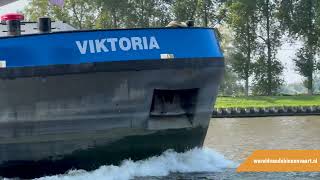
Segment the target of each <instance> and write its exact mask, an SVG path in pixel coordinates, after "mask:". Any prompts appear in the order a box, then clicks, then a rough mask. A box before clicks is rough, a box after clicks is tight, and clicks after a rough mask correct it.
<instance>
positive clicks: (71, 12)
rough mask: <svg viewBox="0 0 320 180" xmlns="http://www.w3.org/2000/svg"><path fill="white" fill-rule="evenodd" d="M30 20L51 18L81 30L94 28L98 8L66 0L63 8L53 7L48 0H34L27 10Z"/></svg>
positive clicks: (78, 1) (88, 3)
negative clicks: (44, 17)
mask: <svg viewBox="0 0 320 180" xmlns="http://www.w3.org/2000/svg"><path fill="white" fill-rule="evenodd" d="M24 11H25V15H26V17H27V19H28V20H30V21H36V20H37V18H38V17H43V16H49V17H51V18H53V19H56V20H61V21H66V22H68V23H69V24H71V25H73V26H74V27H77V28H79V29H89V28H93V27H94V25H95V24H94V22H95V20H96V18H97V17H96V14H97V6H96V4H95V3H93V2H89V1H86V0H66V1H65V5H64V7H63V8H60V7H57V6H52V5H50V4H49V3H48V1H47V0H32V1H31V2H30V3H29V5H28V6H27V7H26V8H25V10H24Z"/></svg>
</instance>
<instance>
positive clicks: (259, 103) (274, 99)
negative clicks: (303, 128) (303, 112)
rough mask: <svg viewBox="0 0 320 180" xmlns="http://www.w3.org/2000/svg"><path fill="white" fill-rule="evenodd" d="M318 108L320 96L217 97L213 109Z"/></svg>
mask: <svg viewBox="0 0 320 180" xmlns="http://www.w3.org/2000/svg"><path fill="white" fill-rule="evenodd" d="M310 106H318V107H320V96H319V95H318V96H250V97H218V99H217V102H216V105H215V108H271V107H272V108H273V107H310Z"/></svg>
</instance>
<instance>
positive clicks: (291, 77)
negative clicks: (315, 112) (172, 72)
mask: <svg viewBox="0 0 320 180" xmlns="http://www.w3.org/2000/svg"><path fill="white" fill-rule="evenodd" d="M28 1H29V0H19V1H17V2H14V3H12V4H9V5H6V6H3V7H0V14H4V13H8V12H17V11H21V10H23V8H24V7H25V6H26V5H27V4H28ZM298 47H299V46H298V45H291V44H284V45H283V46H282V47H281V49H280V51H279V54H278V58H279V59H280V60H281V62H282V63H283V65H284V67H285V71H284V73H283V74H284V78H285V80H286V81H287V83H293V82H301V81H302V78H301V76H299V75H297V73H296V72H295V71H294V64H293V62H292V58H294V57H295V50H296V49H297V48H298Z"/></svg>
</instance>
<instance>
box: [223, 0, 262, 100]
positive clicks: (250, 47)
mask: <svg viewBox="0 0 320 180" xmlns="http://www.w3.org/2000/svg"><path fill="white" fill-rule="evenodd" d="M256 11H257V6H256V1H255V0H237V1H233V3H231V4H229V5H228V15H227V23H228V24H229V25H230V27H231V28H232V30H233V32H234V52H233V54H232V58H231V59H232V60H231V66H232V69H233V71H234V72H236V73H237V75H238V76H239V78H240V79H243V80H244V81H245V95H246V96H248V95H249V78H250V76H251V75H252V73H253V68H252V60H253V56H254V53H255V50H256V48H257V45H256V44H257V42H256V38H257V34H256V29H257V12H256Z"/></svg>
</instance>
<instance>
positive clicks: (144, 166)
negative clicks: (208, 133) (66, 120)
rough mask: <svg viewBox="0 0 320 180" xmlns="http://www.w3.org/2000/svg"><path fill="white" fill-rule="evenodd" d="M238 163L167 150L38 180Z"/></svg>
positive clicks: (116, 177) (121, 176)
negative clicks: (133, 159) (151, 155)
mask: <svg viewBox="0 0 320 180" xmlns="http://www.w3.org/2000/svg"><path fill="white" fill-rule="evenodd" d="M236 167H237V164H236V163H233V162H232V161H229V160H226V159H225V158H224V156H223V155H221V154H219V153H218V152H216V151H214V150H212V149H209V148H202V149H198V148H197V149H193V150H190V151H188V152H185V153H176V152H174V151H171V150H169V151H166V152H164V153H163V154H162V155H161V156H156V157H151V158H149V159H146V160H141V161H137V162H133V161H131V160H125V161H123V162H122V164H121V165H120V166H112V165H111V166H102V167H100V168H99V169H97V170H95V171H92V172H86V171H83V170H72V171H69V172H68V173H67V174H65V175H56V176H50V177H49V176H48V177H43V178H39V179H37V180H88V179H94V180H99V179H103V180H129V179H132V178H134V177H145V176H167V175H169V174H170V173H192V172H217V171H221V170H223V169H226V168H236Z"/></svg>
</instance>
